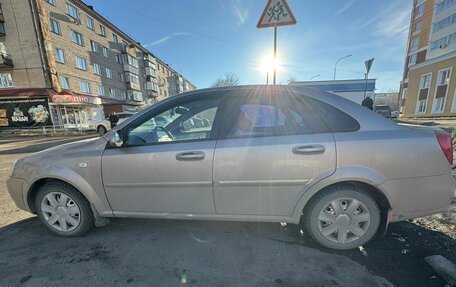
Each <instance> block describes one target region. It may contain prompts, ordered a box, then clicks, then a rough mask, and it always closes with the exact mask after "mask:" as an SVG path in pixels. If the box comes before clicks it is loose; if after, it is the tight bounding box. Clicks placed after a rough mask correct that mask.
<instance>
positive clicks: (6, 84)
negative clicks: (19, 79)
mask: <svg viewBox="0 0 456 287" xmlns="http://www.w3.org/2000/svg"><path fill="white" fill-rule="evenodd" d="M11 87H13V78H11V74H10V73H2V74H0V88H11Z"/></svg>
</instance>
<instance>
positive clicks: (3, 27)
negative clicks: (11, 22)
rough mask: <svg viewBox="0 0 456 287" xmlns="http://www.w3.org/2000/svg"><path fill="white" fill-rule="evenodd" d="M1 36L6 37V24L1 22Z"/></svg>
mask: <svg viewBox="0 0 456 287" xmlns="http://www.w3.org/2000/svg"><path fill="white" fill-rule="evenodd" d="M0 35H6V33H5V23H3V22H0Z"/></svg>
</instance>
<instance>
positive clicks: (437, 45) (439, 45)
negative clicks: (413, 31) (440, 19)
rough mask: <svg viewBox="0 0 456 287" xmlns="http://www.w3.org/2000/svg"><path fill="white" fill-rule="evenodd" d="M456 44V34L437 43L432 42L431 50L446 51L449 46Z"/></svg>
mask: <svg viewBox="0 0 456 287" xmlns="http://www.w3.org/2000/svg"><path fill="white" fill-rule="evenodd" d="M455 42H456V33H453V34H450V35H448V36H446V37H443V38H441V39H439V40H437V41H434V42H431V50H434V49H437V48H440V49H445V48H446V47H447V46H448V45H451V44H453V43H455Z"/></svg>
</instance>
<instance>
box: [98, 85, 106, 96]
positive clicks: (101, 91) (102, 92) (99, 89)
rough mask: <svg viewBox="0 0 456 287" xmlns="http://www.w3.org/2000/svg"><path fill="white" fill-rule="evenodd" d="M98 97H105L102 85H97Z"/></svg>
mask: <svg viewBox="0 0 456 287" xmlns="http://www.w3.org/2000/svg"><path fill="white" fill-rule="evenodd" d="M98 95H99V96H104V95H105V88H104V86H103V85H98Z"/></svg>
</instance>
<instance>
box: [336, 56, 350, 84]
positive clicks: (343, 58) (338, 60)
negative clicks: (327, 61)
mask: <svg viewBox="0 0 456 287" xmlns="http://www.w3.org/2000/svg"><path fill="white" fill-rule="evenodd" d="M351 56H352V54H350V55H347V56H343V57H341V58H339V59H338V60H337V61H336V64H335V65H334V81H335V80H336V69H337V64H338V63H339V61H340V60H342V59H345V58H348V57H351Z"/></svg>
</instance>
